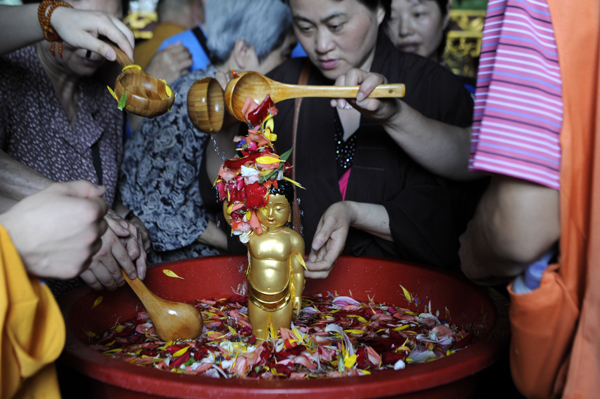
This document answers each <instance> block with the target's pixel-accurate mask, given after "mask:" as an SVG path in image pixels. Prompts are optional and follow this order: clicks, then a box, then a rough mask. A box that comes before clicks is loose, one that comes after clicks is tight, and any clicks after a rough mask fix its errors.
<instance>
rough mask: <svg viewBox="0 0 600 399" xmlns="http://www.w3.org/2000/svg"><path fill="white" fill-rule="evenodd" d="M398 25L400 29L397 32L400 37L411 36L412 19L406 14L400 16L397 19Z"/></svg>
mask: <svg viewBox="0 0 600 399" xmlns="http://www.w3.org/2000/svg"><path fill="white" fill-rule="evenodd" d="M398 21H399V22H398V23H399V24H400V27H399V29H398V31H399V32H400V36H410V35H412V34H413V30H414V29H413V23H412V18H410V16H409V15H408V14H402V16H401V17H400V18H399V19H398Z"/></svg>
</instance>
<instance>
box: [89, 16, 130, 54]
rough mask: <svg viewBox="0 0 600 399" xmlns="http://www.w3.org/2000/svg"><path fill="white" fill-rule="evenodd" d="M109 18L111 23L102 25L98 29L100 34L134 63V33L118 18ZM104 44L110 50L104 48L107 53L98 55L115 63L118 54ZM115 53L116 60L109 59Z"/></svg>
mask: <svg viewBox="0 0 600 399" xmlns="http://www.w3.org/2000/svg"><path fill="white" fill-rule="evenodd" d="M108 17H109V21H108V22H106V24H102V25H101V26H100V29H98V33H100V34H102V35H104V36H106V37H108V38H109V39H110V40H111V41H112V42H113V43H115V44H116V45H117V46H118V47H119V48H120V49H121V50H123V52H124V53H125V54H127V56H128V57H129V58H131V60H132V61H133V46H134V43H135V37H134V34H133V32H132V31H131V30H130V29H129V28H128V27H127V26H126V25H125V24H124V23H123V22H121V21H119V19H118V18H116V17H114V16H112V15H109V16H108ZM115 28H116V29H115ZM100 42H101V41H100ZM102 43H103V42H102ZM103 44H104V45H105V46H106V47H108V48H109V49H108V48H106V47H104V46H103V47H104V48H105V49H106V50H105V52H98V53H99V54H102V55H103V56H104V57H105V58H107V59H108V60H110V61H114V60H115V59H116V53H114V51H115V50H114V49H113V48H112V47H111V46H109V45H107V44H106V43H103ZM90 50H93V49H90ZM113 53H114V58H109V57H111V56H112V55H113Z"/></svg>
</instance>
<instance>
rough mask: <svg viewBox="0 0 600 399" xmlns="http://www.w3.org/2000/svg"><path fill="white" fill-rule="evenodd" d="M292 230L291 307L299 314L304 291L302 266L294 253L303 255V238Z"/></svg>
mask: <svg viewBox="0 0 600 399" xmlns="http://www.w3.org/2000/svg"><path fill="white" fill-rule="evenodd" d="M291 231H292V233H293V234H292V235H291V237H292V254H291V255H290V256H291V262H290V263H291V271H290V272H291V274H292V275H291V283H292V308H293V309H295V310H296V315H299V314H300V309H302V291H304V267H303V266H302V264H301V263H300V262H299V261H298V258H296V254H300V256H302V257H304V239H303V238H302V236H300V234H298V233H296V232H295V231H293V230H291Z"/></svg>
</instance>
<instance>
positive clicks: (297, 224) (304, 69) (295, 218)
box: [292, 61, 310, 233]
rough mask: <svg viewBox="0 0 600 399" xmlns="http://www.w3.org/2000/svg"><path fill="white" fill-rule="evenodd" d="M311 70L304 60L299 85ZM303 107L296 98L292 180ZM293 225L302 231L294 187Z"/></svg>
mask: <svg viewBox="0 0 600 399" xmlns="http://www.w3.org/2000/svg"><path fill="white" fill-rule="evenodd" d="M309 70H310V63H309V62H308V61H305V62H304V66H303V67H302V71H301V72H300V78H299V79H298V84H299V85H306V84H307V83H308V74H309ZM301 107H302V98H301V97H298V98H296V100H295V102H294V125H293V127H292V165H294V167H293V168H292V180H294V181H296V135H297V134H298V120H299V119H300V108H301ZM292 225H293V227H294V230H296V231H297V232H298V233H302V229H301V228H302V218H301V217H300V204H298V195H297V194H296V189H294V204H293V206H292Z"/></svg>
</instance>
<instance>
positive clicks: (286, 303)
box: [215, 97, 306, 340]
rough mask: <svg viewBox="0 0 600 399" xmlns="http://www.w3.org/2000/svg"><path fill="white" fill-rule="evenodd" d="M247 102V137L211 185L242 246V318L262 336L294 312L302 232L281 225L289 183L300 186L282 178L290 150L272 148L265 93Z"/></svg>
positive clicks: (286, 217) (286, 323)
mask: <svg viewBox="0 0 600 399" xmlns="http://www.w3.org/2000/svg"><path fill="white" fill-rule="evenodd" d="M247 103H248V102H247ZM249 104H250V105H251V106H252V110H251V111H249V112H248V114H249V117H248V118H247V119H248V125H249V126H250V129H249V130H248V135H247V136H245V137H237V138H236V140H235V141H236V142H238V146H237V150H238V153H239V155H238V156H237V157H235V158H231V159H227V160H225V161H224V162H223V165H222V166H221V170H220V171H219V178H218V179H217V181H216V182H215V188H216V189H217V191H218V193H219V199H220V200H221V201H223V212H224V214H225V219H226V220H227V221H228V223H229V224H230V225H231V231H232V234H233V235H236V236H238V237H239V239H240V241H241V242H242V243H243V244H244V245H246V247H247V248H248V269H247V270H246V276H247V279H248V316H249V318H250V323H251V324H252V334H253V335H254V336H255V337H256V338H257V339H259V340H265V339H267V338H268V337H269V331H272V332H273V334H278V333H279V329H280V327H284V328H290V324H291V320H292V316H293V310H294V309H295V310H296V313H297V314H299V313H300V308H301V306H302V290H303V289H304V267H306V266H305V264H304V240H303V238H302V236H301V235H300V234H299V233H298V232H296V231H295V230H293V229H291V228H288V227H286V224H287V223H288V222H290V221H291V216H292V207H293V206H292V205H293V204H294V186H293V184H296V185H298V186H300V185H299V184H298V183H296V182H294V181H293V180H291V179H289V178H288V177H286V176H285V175H287V174H289V172H290V169H291V166H290V164H289V163H288V162H287V158H288V156H289V155H290V153H291V150H290V151H288V152H286V153H285V154H283V155H281V156H279V155H278V154H277V153H276V152H275V147H274V145H273V141H275V140H276V138H277V136H276V135H275V134H274V133H273V119H272V115H274V113H276V111H277V109H276V108H275V107H274V105H273V102H272V101H271V100H270V98H269V97H267V99H266V100H265V101H264V102H263V103H262V104H260V106H257V105H256V104H254V103H249ZM245 107H246V106H245ZM300 187H301V186H300ZM271 328H272V330H271Z"/></svg>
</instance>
